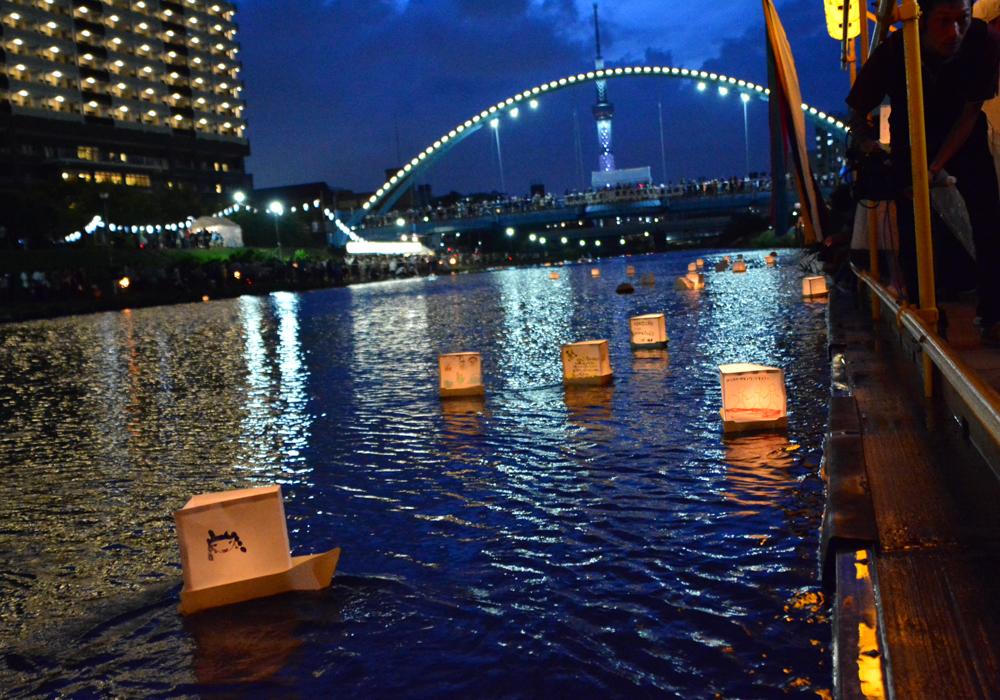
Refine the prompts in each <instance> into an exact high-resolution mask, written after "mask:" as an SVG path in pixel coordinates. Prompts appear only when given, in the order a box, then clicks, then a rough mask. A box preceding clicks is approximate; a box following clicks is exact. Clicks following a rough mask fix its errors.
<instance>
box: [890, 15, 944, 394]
mask: <svg viewBox="0 0 1000 700" xmlns="http://www.w3.org/2000/svg"><path fill="white" fill-rule="evenodd" d="M898 17H899V19H900V20H901V21H902V22H903V46H904V53H905V56H906V95H907V112H908V113H909V121H910V158H911V161H912V165H911V167H912V169H913V219H914V223H915V229H916V237H917V241H916V242H917V277H918V279H919V282H920V316H921V317H922V318H923V319H924V321H926V322H927V325H928V326H930V327H931V329H932V330H933V331H934V332H935V333H936V332H937V321H938V312H937V298H936V295H935V291H934V251H933V248H932V245H931V205H930V187H929V184H928V181H927V138H926V129H925V126H924V82H923V75H922V73H921V63H920V27H919V24H918V21H919V17H920V11H919V10H918V8H917V5H916V2H915V0H903V1H902V4H900V6H899V15H898ZM908 291H910V292H912V290H908ZM923 356H924V395H925V396H931V394H932V391H931V382H932V379H933V374H932V373H933V368H934V364H933V362H932V361H931V358H930V356H929V355H928V354H927V353H924V354H923Z"/></svg>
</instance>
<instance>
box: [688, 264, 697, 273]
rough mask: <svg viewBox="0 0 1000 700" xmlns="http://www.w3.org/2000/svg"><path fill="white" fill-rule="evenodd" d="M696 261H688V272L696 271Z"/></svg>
mask: <svg viewBox="0 0 1000 700" xmlns="http://www.w3.org/2000/svg"><path fill="white" fill-rule="evenodd" d="M697 271H698V263H688V272H697Z"/></svg>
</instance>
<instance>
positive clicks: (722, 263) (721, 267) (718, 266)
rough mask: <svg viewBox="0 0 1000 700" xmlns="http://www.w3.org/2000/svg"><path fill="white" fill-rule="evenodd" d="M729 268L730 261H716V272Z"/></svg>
mask: <svg viewBox="0 0 1000 700" xmlns="http://www.w3.org/2000/svg"><path fill="white" fill-rule="evenodd" d="M728 269H729V263H727V262H726V261H725V260H720V261H719V262H717V263H715V271H716V272H725V271H726V270H728Z"/></svg>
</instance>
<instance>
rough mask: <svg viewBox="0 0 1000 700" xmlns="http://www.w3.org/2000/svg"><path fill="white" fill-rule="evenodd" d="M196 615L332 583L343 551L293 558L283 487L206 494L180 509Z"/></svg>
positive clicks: (185, 594)
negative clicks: (243, 602) (255, 599)
mask: <svg viewBox="0 0 1000 700" xmlns="http://www.w3.org/2000/svg"><path fill="white" fill-rule="evenodd" d="M174 522H175V523H176V525H177V540H178V543H179V545H180V553H181V568H182V570H183V575H184V587H183V589H182V590H181V605H180V611H181V612H182V613H183V614H190V613H193V612H196V611H198V610H203V609H206V608H214V607H219V606H221V605H230V604H232V603H239V602H242V601H245V600H252V599H254V598H264V597H266V596H271V595H276V594H278V593H284V592H287V591H294V590H317V589H319V588H325V587H326V586H328V585H330V580H331V579H332V578H333V573H334V571H335V569H336V568H337V560H338V558H339V557H340V550H339V549H333V550H330V551H329V552H325V553H323V554H315V555H309V556H302V557H293V556H291V554H290V552H289V546H288V530H287V526H286V523H285V509H284V505H283V503H282V499H281V487H280V486H266V487H262V488H253V489H241V490H237V491H225V492H221V493H206V494H201V495H198V496H194V497H193V498H191V499H190V500H189V501H188V502H187V503H186V504H185V505H184V507H183V508H182V509H181V510H178V511H175V512H174Z"/></svg>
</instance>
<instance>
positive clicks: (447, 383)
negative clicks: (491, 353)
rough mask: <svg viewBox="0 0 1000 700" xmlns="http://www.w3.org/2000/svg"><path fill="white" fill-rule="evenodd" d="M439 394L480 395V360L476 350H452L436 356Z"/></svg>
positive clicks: (444, 395) (447, 395) (445, 395)
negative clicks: (439, 383)
mask: <svg viewBox="0 0 1000 700" xmlns="http://www.w3.org/2000/svg"><path fill="white" fill-rule="evenodd" d="M438 368H439V370H440V374H441V396H442V398H447V397H449V396H482V395H483V394H484V393H486V390H485V389H484V388H483V371H482V361H481V360H480V358H479V353H478V352H453V353H449V354H447V355H439V356H438Z"/></svg>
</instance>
